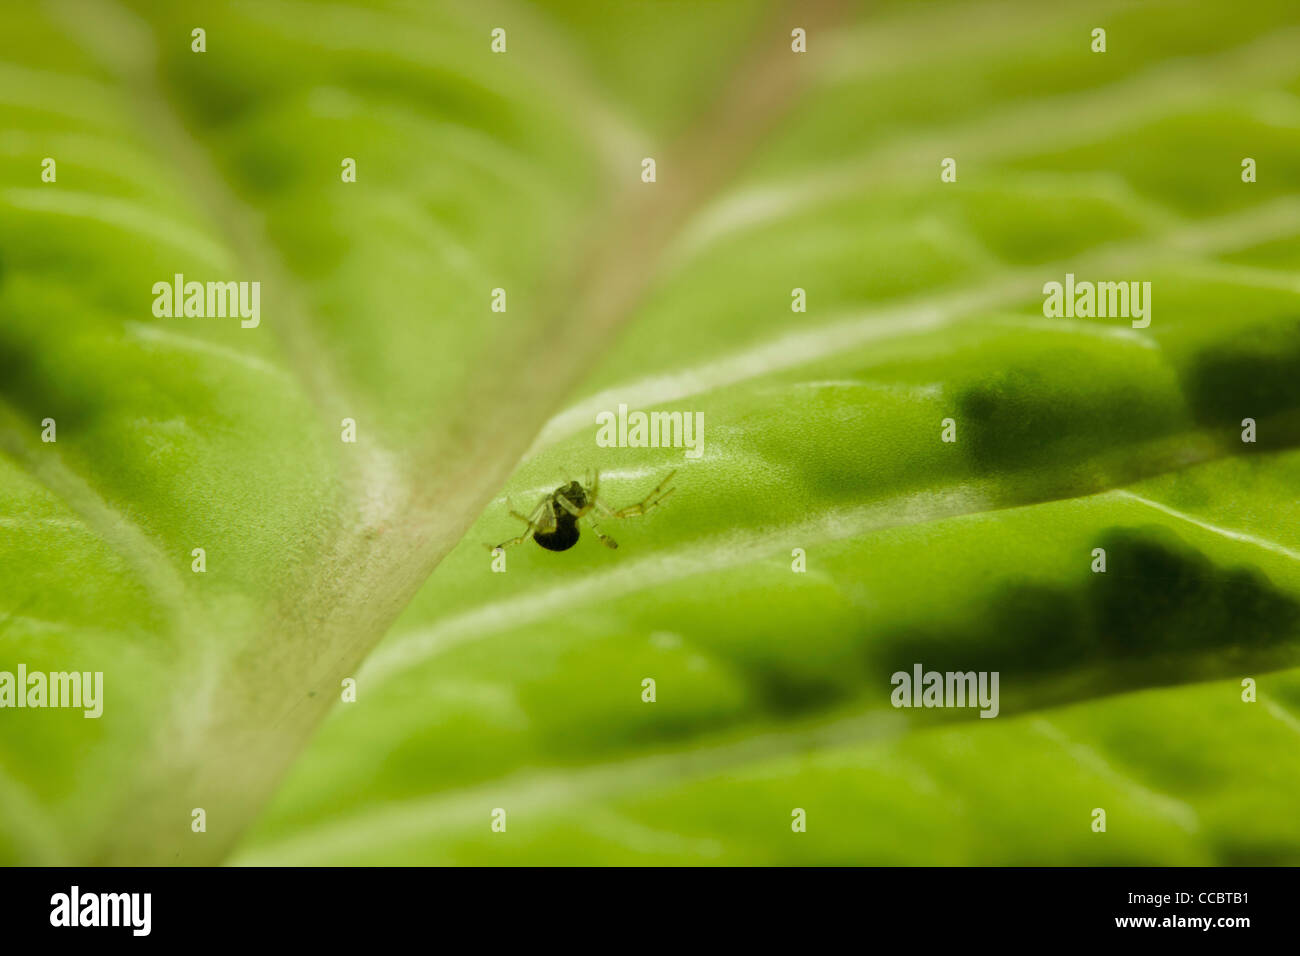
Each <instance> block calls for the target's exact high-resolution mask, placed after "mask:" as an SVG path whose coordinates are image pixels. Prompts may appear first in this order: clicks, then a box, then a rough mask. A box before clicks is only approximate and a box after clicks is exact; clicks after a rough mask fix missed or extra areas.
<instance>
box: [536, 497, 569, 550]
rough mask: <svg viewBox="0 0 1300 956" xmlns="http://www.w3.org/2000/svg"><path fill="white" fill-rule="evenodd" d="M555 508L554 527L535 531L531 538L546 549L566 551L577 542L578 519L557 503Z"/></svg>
mask: <svg viewBox="0 0 1300 956" xmlns="http://www.w3.org/2000/svg"><path fill="white" fill-rule="evenodd" d="M552 507H554V508H555V512H556V514H555V528H554V529H553V530H551V531H546V532H542V531H535V532H534V533H533V540H534V541H536V542H537V543H538V544H540V545H541V546H542V547H543V548H545V549H546V550H547V551H568V550H569V549H570V548H572V547H573V546H574V545H575V544H577V543H578V519H577V518H575V517H574V516H573V515H571V514H569V513H568V512H567V511H565V510H564V509H563V508H562V507H560V506H559V505H553V506H552Z"/></svg>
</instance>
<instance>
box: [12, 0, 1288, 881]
mask: <svg viewBox="0 0 1300 956" xmlns="http://www.w3.org/2000/svg"><path fill="white" fill-rule="evenodd" d="M549 6H550V8H549V9H547V10H545V11H542V10H538V9H533V8H531V7H527V6H524V5H516V4H513V3H507V4H502V5H492V6H490V7H486V8H482V9H480V8H478V7H475V8H474V9H472V10H471V9H469V8H460V7H459V6H457V5H451V4H447V5H433V6H431V5H426V4H403V3H396V2H394V3H380V4H373V5H368V6H362V5H346V4H306V3H298V2H284V0H269V2H268V0H259V2H257V3H231V4H229V5H221V6H219V7H216V8H214V9H212V10H210V11H205V14H204V20H205V21H206V22H204V23H201V24H198V23H194V22H191V21H192V20H193V19H194V17H193V14H192V13H191V12H188V11H181V10H178V9H174V8H173V7H174V5H169V4H164V3H162V2H144V0H140V2H133V3H130V4H126V5H119V4H116V3H109V2H87V3H84V4H82V3H65V4H55V5H51V6H48V7H46V6H41V7H33V8H31V9H29V10H22V11H18V12H16V13H14V14H12V15H8V16H7V18H6V21H7V22H6V31H5V36H4V39H3V40H0V80H2V81H3V82H2V83H0V90H3V93H2V94H0V113H2V114H3V123H0V129H4V130H5V131H6V132H5V133H3V134H0V582H3V588H2V589H0V671H12V670H14V669H15V668H16V666H17V665H18V664H19V663H24V664H25V665H26V667H27V668H28V669H29V670H33V671H34V670H44V671H58V670H69V669H76V670H81V671H103V672H104V675H105V677H104V682H105V701H104V714H103V716H102V717H101V718H98V719H94V720H87V719H85V718H84V717H83V716H82V714H81V713H80V712H79V711H76V710H52V709H46V710H41V709H24V710H9V709H5V710H3V711H0V721H2V722H3V728H4V729H3V733H0V810H3V812H0V859H2V860H5V861H12V862H39V863H60V862H62V863H69V862H71V863H85V862H95V863H98V862H124V863H146V862H147V863H173V862H184V863H212V862H220V861H227V860H228V861H231V862H235V863H270V864H285V863H310V864H318V863H320V864H345V863H398V864H405V863H431V862H445V863H466V864H469V863H475V864H477V863H555V862H562V863H598V864H608V863H704V864H717V863H795V864H797V863H811V864H823V863H969V864H1033V863H1080V864H1094V863H1097V864H1131V863H1144V864H1219V863H1294V862H1296V860H1297V859H1300V827H1297V825H1296V823H1295V819H1296V815H1295V813H1294V809H1295V800H1294V794H1295V792H1296V791H1297V784H1300V759H1297V757H1296V753H1297V749H1296V738H1295V734H1296V733H1297V731H1300V716H1297V715H1300V531H1297V530H1296V529H1297V528H1300V522H1298V521H1297V519H1298V518H1300V503H1298V502H1297V501H1296V498H1295V493H1294V489H1295V488H1296V487H1297V482H1298V481H1300V392H1297V390H1296V389H1295V387H1294V382H1295V381H1296V380H1297V373H1300V284H1298V283H1297V282H1296V278H1295V276H1296V271H1297V267H1300V195H1297V193H1296V191H1295V187H1294V184H1295V183H1296V182H1297V181H1300V179H1298V175H1300V133H1298V132H1297V130H1298V129H1300V125H1298V124H1297V118H1298V117H1300V107H1298V106H1297V103H1300V100H1297V99H1296V96H1297V94H1300V66H1298V65H1297V64H1296V63H1295V58H1294V56H1293V55H1292V53H1293V51H1294V48H1295V41H1296V38H1297V37H1298V36H1300V15H1298V14H1297V12H1296V10H1295V9H1294V5H1293V4H1288V3H1283V2H1274V3H1264V4H1262V5H1256V7H1253V8H1252V16H1251V17H1249V18H1244V17H1241V16H1240V15H1239V14H1238V13H1237V12H1236V11H1233V10H1230V9H1220V8H1218V7H1216V6H1215V5H1213V4H1209V3H1205V4H1199V5H1196V6H1195V8H1194V9H1193V8H1188V7H1187V6H1186V5H1185V4H1174V3H1156V4H1148V5H1143V6H1142V7H1141V8H1133V7H1131V6H1129V5H1125V4H1102V3H1100V2H1097V3H1091V4H1087V5H1069V6H1067V7H1064V8H1061V7H1057V6H1053V5H1041V4H1032V3H1028V2H1015V3H1010V4H998V5H996V6H988V5H983V4H981V5H974V6H967V5H945V4H937V5H926V6H925V7H923V8H922V7H917V6H915V5H910V4H897V3H891V4H883V5H880V7H879V8H876V7H873V8H872V9H871V10H869V11H868V10H863V11H856V10H840V9H834V8H828V9H824V10H823V9H822V8H821V7H820V6H816V7H810V6H806V5H799V6H798V7H796V8H793V10H792V9H783V10H782V9H776V8H768V7H766V6H755V5H753V4H749V3H744V2H740V0H736V2H726V3H707V4H705V3H681V4H671V5H632V6H628V5H623V4H596V3H587V2H566V3H560V4H554V5H549ZM1099 24H1101V25H1104V26H1105V27H1106V29H1107V31H1108V36H1109V45H1110V49H1109V51H1108V52H1107V53H1106V54H1104V55H1102V54H1093V53H1091V52H1090V50H1089V34H1090V31H1091V29H1092V28H1093V27H1095V26H1097V25H1099ZM195 26H202V27H203V28H204V29H205V30H206V31H207V52H205V53H201V54H200V53H194V52H191V49H190V31H191V30H192V29H193V28H194V27H195ZM497 26H504V27H505V28H506V29H507V31H508V35H509V52H508V53H507V54H505V55H498V54H493V53H492V52H491V51H490V48H489V32H490V30H491V29H492V28H493V27H497ZM793 26H803V27H805V28H806V29H807V30H808V36H809V41H808V43H809V52H808V53H807V54H802V55H800V54H794V53H791V52H790V46H789V34H790V30H791V28H792V27H793ZM669 54H671V55H669ZM46 156H50V157H55V158H56V159H57V161H58V179H57V182H55V183H44V182H42V181H41V179H40V169H41V160H42V158H43V157H46ZM647 156H650V157H654V158H656V160H657V172H658V181H657V182H655V183H653V184H647V183H643V182H641V181H640V166H641V160H642V158H643V157H647ZM1245 156H1251V157H1254V158H1255V159H1256V160H1257V162H1258V168H1259V178H1258V182H1255V183H1244V182H1242V180H1241V178H1240V170H1241V166H1240V163H1241V160H1242V158H1243V157H1245ZM344 157H352V158H355V159H356V161H357V170H358V173H357V181H356V182H355V183H344V182H343V181H342V180H341V178H340V175H339V172H340V163H341V161H342V160H343V158H344ZM944 157H954V158H956V160H957V163H958V180H957V182H955V183H942V182H941V181H940V179H939V175H938V171H939V163H940V161H941V160H942V159H943V158H944ZM175 273H184V274H185V276H186V277H187V278H193V279H197V280H200V281H202V280H207V279H212V280H223V281H225V280H258V281H260V282H261V288H262V319H261V323H260V325H259V326H258V327H257V328H251V329H250V328H241V327H240V323H239V322H238V320H233V319H206V318H204V319H200V318H157V317H155V316H154V315H153V314H152V312H151V309H150V303H151V300H152V295H151V294H150V291H149V290H150V289H151V288H152V287H153V284H154V283H155V282H158V281H160V280H161V281H167V280H169V279H170V278H171V277H172V276H173V275H174V274H175ZM1066 273H1073V274H1075V275H1076V276H1077V277H1078V278H1079V279H1080V280H1093V281H1095V280H1140V281H1149V282H1150V283H1151V286H1152V289H1153V297H1152V300H1151V302H1152V321H1151V324H1150V326H1149V327H1148V328H1134V327H1132V326H1131V324H1130V322H1129V320H1128V319H1127V318H1112V319H1095V318H1071V319H1065V318H1046V317H1044V314H1043V284H1044V283H1045V282H1048V281H1062V280H1063V279H1064V276H1065V274H1066ZM498 287H499V288H505V289H507V293H508V302H509V306H508V311H507V312H505V313H497V312H493V311H492V310H491V308H490V304H491V295H492V290H493V289H495V288H498ZM795 288H801V289H804V290H806V292H807V299H808V311H807V312H806V313H802V312H800V313H796V312H792V311H791V292H792V290H793V289H795ZM620 404H624V405H627V406H629V407H630V408H631V409H634V410H643V411H650V410H660V411H682V412H688V413H691V414H694V413H700V414H702V416H703V422H704V425H705V428H704V432H703V446H702V447H703V455H702V457H699V458H694V457H690V456H688V455H686V454H684V452H685V449H682V448H606V447H600V446H599V445H598V444H597V442H596V416H597V414H599V413H601V412H613V411H616V410H617V408H618V406H619V405H620ZM47 417H48V418H53V419H55V420H56V421H57V428H58V433H57V434H58V440H57V442H55V443H46V442H42V440H41V431H42V424H41V423H42V420H43V419H45V418H47ZM345 418H351V419H354V420H355V422H356V425H357V436H358V440H357V441H356V443H344V442H343V441H341V440H340V435H341V429H342V421H343V419H345ZM1245 418H1251V419H1254V420H1255V423H1256V430H1257V441H1255V442H1253V443H1245V442H1243V441H1242V427H1243V426H1242V420H1243V419H1245ZM945 419H952V420H953V421H954V422H955V427H956V435H957V440H956V442H955V443H947V442H944V441H942V440H941V430H942V428H943V422H944V420H945ZM597 469H598V470H599V471H600V474H601V479H600V492H601V498H602V499H604V500H607V501H608V502H609V503H610V504H611V505H612V506H614V507H620V506H623V505H629V504H632V503H634V502H636V501H638V500H640V499H642V498H643V497H644V496H645V495H646V494H647V493H648V492H649V491H650V490H651V489H652V488H654V487H655V486H656V485H657V484H659V483H660V482H661V481H662V480H663V479H664V478H665V477H666V476H667V475H668V473H669V472H670V471H672V470H673V469H676V474H675V475H674V476H673V479H672V484H673V485H674V486H675V489H674V491H673V493H672V495H671V496H670V497H669V498H667V499H666V500H665V502H664V505H663V507H661V508H658V509H655V510H653V511H652V512H650V513H649V514H648V515H646V516H643V517H629V518H626V519H623V520H615V519H607V520H604V521H602V525H601V526H602V529H603V530H604V531H605V532H606V533H608V534H609V535H611V536H612V537H614V538H615V539H617V541H618V544H619V547H618V549H617V550H609V549H607V548H603V547H601V546H600V543H599V542H598V541H597V540H596V539H595V536H594V535H593V534H590V533H584V534H583V535H582V538H581V540H580V541H579V543H578V544H577V546H576V547H574V548H573V549H572V550H569V551H565V552H562V553H553V552H549V551H544V550H542V549H541V548H538V547H535V546H534V545H533V544H532V543H531V542H525V543H524V544H521V545H519V546H518V547H516V548H512V549H510V550H509V551H508V552H507V553H506V571H505V573H496V572H494V571H493V568H492V565H493V556H492V555H490V554H489V552H488V550H487V549H486V548H485V547H484V545H492V544H495V543H497V542H500V541H503V540H506V539H508V538H510V537H512V536H514V535H516V534H518V533H519V530H520V524H519V522H518V521H517V520H516V519H514V518H512V517H511V516H510V515H509V510H508V503H509V504H511V505H513V507H514V508H515V510H523V511H525V512H526V511H528V510H529V509H530V508H531V507H532V506H533V505H534V504H535V503H536V502H537V500H539V499H540V498H541V497H542V496H544V495H546V494H548V493H550V492H551V491H552V490H554V489H555V488H556V487H557V486H559V485H560V484H563V483H564V482H565V481H567V480H569V479H570V478H576V477H581V476H582V475H583V474H584V473H586V472H589V471H592V470H597ZM200 547H201V548H204V549H205V551H206V561H207V570H206V571H205V572H204V573H201V574H200V573H194V572H193V571H192V570H191V561H192V560H193V559H192V555H191V552H192V549H194V548H200ZM1096 548H1104V549H1105V551H1106V555H1107V569H1106V571H1105V573H1094V571H1093V570H1092V565H1093V561H1094V556H1093V552H1094V549H1096ZM795 549H802V552H803V554H804V558H805V560H806V571H804V572H802V573H799V572H797V571H796V570H794V567H793V563H794V561H795V555H794V552H795ZM435 568H436V571H435ZM917 663H919V664H922V665H923V666H924V667H925V668H926V669H929V670H939V671H949V670H961V671H966V670H977V671H997V672H998V673H999V674H1000V677H1001V684H1000V687H1001V693H1000V709H999V714H998V716H997V717H996V719H980V718H979V717H978V714H977V711H975V710H971V709H951V710H950V709H941V710H928V709H896V708H895V707H893V706H891V702H890V694H891V690H892V686H891V681H890V678H891V675H892V674H893V673H894V672H895V671H898V670H904V671H910V670H911V668H912V666H913V665H914V664H917ZM1247 677H1249V678H1252V679H1253V680H1255V681H1256V682H1257V685H1258V696H1257V699H1256V700H1255V701H1254V702H1248V701H1246V700H1243V696H1242V695H1243V687H1242V679H1243V678H1247ZM347 678H353V679H355V681H356V701H355V702H350V703H344V702H341V701H340V690H341V683H342V682H343V681H344V680H345V679H347ZM646 678H653V679H654V681H655V686H656V695H657V696H656V699H655V702H654V703H646V702H644V701H643V699H642V687H643V684H642V682H643V681H644V680H645V679H646ZM195 808H203V809H204V810H205V812H206V819H207V828H206V832H203V833H196V832H194V831H193V830H192V829H191V826H190V824H191V814H192V811H193V810H194V809H195ZM498 808H500V809H504V810H505V811H506V814H507V817H508V821H509V823H508V828H507V830H506V832H505V833H504V834H503V833H496V832H493V830H492V828H491V822H492V814H493V811H494V810H496V809H498ZM796 808H802V809H803V810H805V811H806V813H807V820H808V829H807V832H806V833H793V832H792V831H791V819H792V816H791V814H792V811H794V810H795V809H796ZM1095 808H1103V809H1105V810H1106V812H1107V821H1108V827H1107V831H1106V832H1105V833H1104V834H1101V833H1095V832H1093V830H1092V828H1091V824H1092V813H1093V810H1094V809H1095Z"/></svg>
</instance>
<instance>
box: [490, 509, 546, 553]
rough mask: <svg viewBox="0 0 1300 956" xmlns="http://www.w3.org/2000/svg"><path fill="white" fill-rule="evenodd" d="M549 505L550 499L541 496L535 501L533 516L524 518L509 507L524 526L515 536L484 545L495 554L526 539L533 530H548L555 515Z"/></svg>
mask: <svg viewBox="0 0 1300 956" xmlns="http://www.w3.org/2000/svg"><path fill="white" fill-rule="evenodd" d="M509 504H510V502H509V499H507V500H506V505H507V507H509ZM549 505H550V499H549V498H543V499H542V500H541V501H539V502H538V503H537V507H536V508H534V509H533V516H532V517H531V518H525V517H524V516H523V515H521V514H520V513H519V512H517V511H515V510H514V508H510V513H511V514H512V515H514V516H515V517H516V518H519V519H520V520H521V521H523V522H524V524H525V525H526V527H525V528H524V530H523V531H522V532H521V533H520V534H519V535H518V536H517V537H514V538H510V539H509V540H508V541H502V542H501V543H500V544H489V545H485V547H486V548H487V549H488V550H489V551H491V552H492V553H493V554H496V553H497V551H498V550H500V551H504V550H505V549H506V548H513V547H514V546H515V545H517V544H521V543H523V542H524V541H527V540H528V539H529V537H530V536H531V535H532V534H533V532H535V531H543V532H544V531H548V530H550V529H551V528H553V527H554V526H555V515H554V514H553V513H552V512H551V509H550V506H549ZM548 517H549V518H550V521H549V522H548V521H547V520H546V519H547V518H548Z"/></svg>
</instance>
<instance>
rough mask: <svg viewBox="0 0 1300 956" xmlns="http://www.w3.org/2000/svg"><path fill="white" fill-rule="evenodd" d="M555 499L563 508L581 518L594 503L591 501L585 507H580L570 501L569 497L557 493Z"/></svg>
mask: <svg viewBox="0 0 1300 956" xmlns="http://www.w3.org/2000/svg"><path fill="white" fill-rule="evenodd" d="M555 500H556V502H557V503H558V504H559V506H560V507H561V508H563V509H564V510H565V511H567V512H568V513H569V514H571V515H573V516H574V517H575V518H581V517H582V516H583V515H585V514H586V513H587V512H588V511H590V510H591V509H592V505H591V504H590V503H589V504H588V505H587V506H586V507H585V508H579V507H578V506H577V505H575V504H574V503H573V502H572V501H570V500H569V499H568V498H566V497H564V495H561V494H557V495H556V496H555Z"/></svg>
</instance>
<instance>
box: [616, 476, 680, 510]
mask: <svg viewBox="0 0 1300 956" xmlns="http://www.w3.org/2000/svg"><path fill="white" fill-rule="evenodd" d="M675 474H677V469H676V468H674V469H673V470H672V471H670V472H668V475H667V477H665V478H664V480H663V481H661V482H659V484H658V485H656V486H655V490H654V491H652V492H650V494H648V495H646V496H645V497H644V498H642V499H641V500H640V501H638V502H637V503H636V504H634V505H628V506H627V507H626V508H619V509H618V510H617V511H610V510H609V509H605V510H606V511H607V513H608V514H609V515H610V517H612V518H634V517H636V516H637V515H643V514H645V513H646V512H647V511H650V510H651V509H652V508H656V507H658V505H659V503H660V502H661V501H663V500H664V499H665V498H667V497H668V496H669V495H671V494H672V493H673V491H674V489H673V488H668V489H667V490H665V489H664V485H666V484H668V482H669V481H671V480H672V477H673V475H675Z"/></svg>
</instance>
